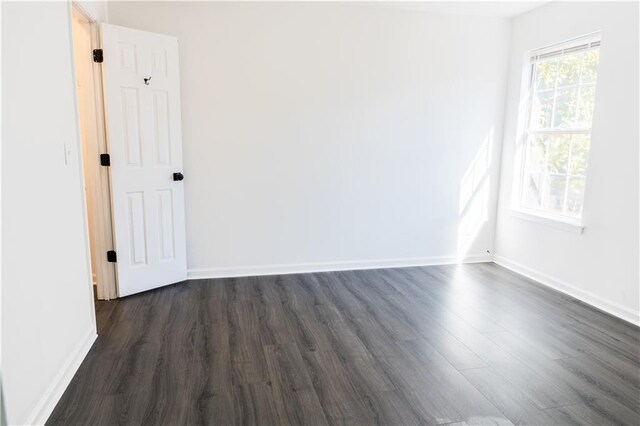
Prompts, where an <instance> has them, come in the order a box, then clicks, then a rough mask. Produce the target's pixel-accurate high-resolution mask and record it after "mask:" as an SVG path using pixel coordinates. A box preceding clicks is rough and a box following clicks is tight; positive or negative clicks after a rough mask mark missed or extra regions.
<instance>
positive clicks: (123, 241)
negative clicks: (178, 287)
mask: <svg viewBox="0 0 640 426" xmlns="http://www.w3.org/2000/svg"><path fill="white" fill-rule="evenodd" d="M101 27H102V46H103V51H104V62H103V64H102V65H103V78H104V93H105V108H106V111H105V112H106V120H107V140H108V147H109V154H110V161H111V166H110V167H111V169H110V174H111V193H112V195H111V197H112V199H111V202H112V208H113V223H114V239H115V242H114V243H115V247H114V250H115V251H116V254H117V263H116V265H117V268H116V270H117V272H118V292H119V296H120V297H122V296H127V295H129V294H133V293H138V292H141V291H145V290H149V289H152V288H156V287H161V286H164V285H167V284H173V283H176V282H179V281H183V280H185V279H186V277H187V256H186V242H185V222H184V190H183V182H182V180H181V179H182V177H181V176H182V171H183V170H182V130H181V119H180V82H179V75H178V40H177V39H176V38H175V37H170V36H166V35H162V34H154V33H149V32H146V31H139V30H134V29H130V28H124V27H118V26H115V25H107V24H102V26H101Z"/></svg>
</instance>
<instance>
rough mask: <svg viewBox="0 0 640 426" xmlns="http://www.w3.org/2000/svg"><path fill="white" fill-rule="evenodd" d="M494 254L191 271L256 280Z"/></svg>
mask: <svg viewBox="0 0 640 426" xmlns="http://www.w3.org/2000/svg"><path fill="white" fill-rule="evenodd" d="M492 260H493V256H491V255H490V254H481V255H470V256H465V257H463V258H459V257H458V256H434V257H415V258H404V259H377V260H354V261H340V262H320V263H297V264H286V265H265V266H244V267H237V268H197V269H189V270H188V271H187V278H188V279H191V280H193V279H206V278H232V277H255V276H261V275H286V274H305V273H312V272H330V271H353V270H358V269H381V268H404V267H409V266H432V265H451V264H456V263H479V262H491V261H492Z"/></svg>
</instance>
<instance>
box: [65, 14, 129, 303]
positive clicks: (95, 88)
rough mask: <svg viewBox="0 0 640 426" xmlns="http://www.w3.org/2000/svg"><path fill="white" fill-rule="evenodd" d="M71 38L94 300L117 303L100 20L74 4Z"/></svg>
mask: <svg viewBox="0 0 640 426" xmlns="http://www.w3.org/2000/svg"><path fill="white" fill-rule="evenodd" d="M72 35H73V50H74V58H75V79H76V85H77V92H78V114H79V117H78V118H79V123H80V138H81V141H82V159H83V169H84V183H85V195H86V197H85V198H86V203H87V220H88V223H87V227H88V231H89V242H90V251H91V270H92V280H93V283H92V284H93V294H94V296H95V299H96V300H99V301H102V300H111V299H115V298H117V297H118V286H117V277H116V269H115V266H114V263H112V262H110V261H109V259H108V258H107V252H108V251H110V250H112V247H113V230H112V220H111V200H110V188H109V184H110V183H109V168H108V167H106V166H105V165H103V164H104V161H102V164H101V154H104V153H107V152H108V151H107V141H106V132H105V120H104V117H105V115H104V102H103V94H102V75H101V69H100V67H99V64H97V63H95V62H94V53H93V52H94V49H96V48H98V46H99V43H100V40H99V36H100V32H99V27H98V24H97V23H96V22H95V20H94V19H93V18H92V17H91V16H90V15H89V14H88V13H87V12H86V11H85V10H84V9H83V8H82V7H81V6H80V5H79V4H77V3H75V2H73V3H72ZM102 158H104V157H102Z"/></svg>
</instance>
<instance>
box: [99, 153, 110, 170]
mask: <svg viewBox="0 0 640 426" xmlns="http://www.w3.org/2000/svg"><path fill="white" fill-rule="evenodd" d="M100 165H101V166H105V167H109V166H110V165H111V156H110V155H109V154H100Z"/></svg>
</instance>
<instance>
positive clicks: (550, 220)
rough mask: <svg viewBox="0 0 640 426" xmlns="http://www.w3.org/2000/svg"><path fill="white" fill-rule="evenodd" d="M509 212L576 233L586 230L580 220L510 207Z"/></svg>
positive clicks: (514, 215)
mask: <svg viewBox="0 0 640 426" xmlns="http://www.w3.org/2000/svg"><path fill="white" fill-rule="evenodd" d="M509 212H510V213H511V216H513V217H516V218H518V219H522V220H527V221H529V222H534V223H539V224H542V225H546V226H550V227H552V228H556V229H560V230H562V231H567V232H573V233H574V234H582V231H583V230H584V225H583V224H582V223H580V222H578V221H571V220H570V219H567V220H563V219H561V218H556V217H551V216H545V215H544V214H537V213H535V212H531V211H527V210H520V209H513V208H511V209H509Z"/></svg>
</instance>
